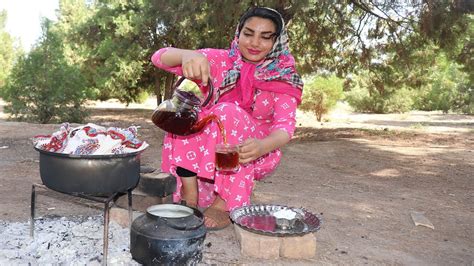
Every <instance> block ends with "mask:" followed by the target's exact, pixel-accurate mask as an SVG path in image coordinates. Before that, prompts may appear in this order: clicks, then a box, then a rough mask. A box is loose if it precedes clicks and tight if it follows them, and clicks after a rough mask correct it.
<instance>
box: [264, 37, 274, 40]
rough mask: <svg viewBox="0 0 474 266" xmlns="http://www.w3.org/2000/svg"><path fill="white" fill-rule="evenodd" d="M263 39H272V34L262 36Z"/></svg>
mask: <svg viewBox="0 0 474 266" xmlns="http://www.w3.org/2000/svg"><path fill="white" fill-rule="evenodd" d="M262 38H263V39H265V40H270V39H271V38H272V36H262Z"/></svg>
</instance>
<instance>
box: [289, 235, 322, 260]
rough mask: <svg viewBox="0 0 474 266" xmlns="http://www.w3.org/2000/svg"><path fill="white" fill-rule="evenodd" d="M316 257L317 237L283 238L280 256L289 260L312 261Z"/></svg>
mask: <svg viewBox="0 0 474 266" xmlns="http://www.w3.org/2000/svg"><path fill="white" fill-rule="evenodd" d="M315 255H316V235H315V234H314V233H311V234H306V235H302V236H292V237H281V243H280V256H281V257H284V258H289V259H311V258H313V257H314V256H315Z"/></svg>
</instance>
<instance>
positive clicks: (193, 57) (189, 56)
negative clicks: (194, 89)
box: [181, 51, 210, 86]
mask: <svg viewBox="0 0 474 266" xmlns="http://www.w3.org/2000/svg"><path fill="white" fill-rule="evenodd" d="M181 68H182V70H183V75H184V76H185V77H186V78H188V79H193V80H201V81H202V84H203V85H204V86H207V82H208V80H209V73H210V65H209V61H208V60H207V58H206V57H205V56H204V55H203V54H201V53H198V52H195V51H186V52H185V53H184V54H183V55H182V59H181Z"/></svg>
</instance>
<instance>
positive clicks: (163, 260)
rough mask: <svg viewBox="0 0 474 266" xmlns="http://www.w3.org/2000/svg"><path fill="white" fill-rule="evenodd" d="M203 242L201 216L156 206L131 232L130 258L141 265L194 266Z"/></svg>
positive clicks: (176, 207) (193, 211) (170, 206)
mask: <svg viewBox="0 0 474 266" xmlns="http://www.w3.org/2000/svg"><path fill="white" fill-rule="evenodd" d="M205 238H206V227H205V226H204V216H203V214H202V213H201V212H200V211H199V210H197V209H193V208H189V207H186V206H183V205H178V204H159V205H153V206H151V207H149V208H148V209H147V212H146V213H145V214H143V215H141V216H139V217H138V218H136V219H135V220H134V221H133V223H132V226H131V229H130V252H131V253H132V258H133V259H134V260H136V261H137V262H139V263H141V264H144V265H196V264H197V263H199V262H200V261H201V260H202V248H203V245H204V239H205Z"/></svg>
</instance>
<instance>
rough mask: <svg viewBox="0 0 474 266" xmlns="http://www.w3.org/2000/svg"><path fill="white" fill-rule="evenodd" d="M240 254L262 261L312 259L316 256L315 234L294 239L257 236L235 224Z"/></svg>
mask: <svg viewBox="0 0 474 266" xmlns="http://www.w3.org/2000/svg"><path fill="white" fill-rule="evenodd" d="M234 230H235V233H236V238H237V240H238V241H239V243H240V253H241V254H242V255H244V256H249V257H254V258H260V259H278V258H289V259H310V258H313V257H314V256H315V255H316V235H315V234H314V233H311V234H306V235H303V236H294V237H278V236H266V235H260V234H256V233H253V232H250V231H247V230H245V229H242V228H241V227H240V226H238V225H235V224H234Z"/></svg>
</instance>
